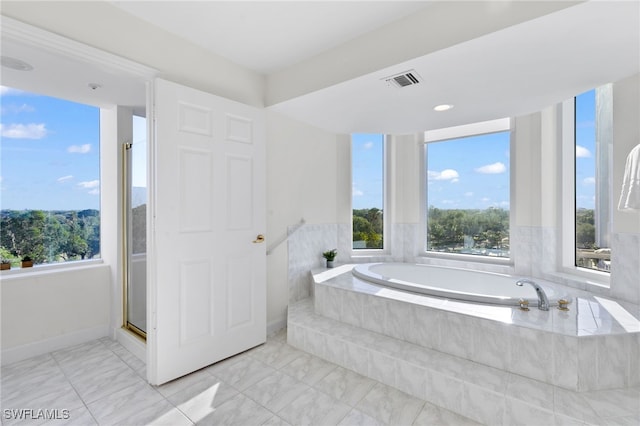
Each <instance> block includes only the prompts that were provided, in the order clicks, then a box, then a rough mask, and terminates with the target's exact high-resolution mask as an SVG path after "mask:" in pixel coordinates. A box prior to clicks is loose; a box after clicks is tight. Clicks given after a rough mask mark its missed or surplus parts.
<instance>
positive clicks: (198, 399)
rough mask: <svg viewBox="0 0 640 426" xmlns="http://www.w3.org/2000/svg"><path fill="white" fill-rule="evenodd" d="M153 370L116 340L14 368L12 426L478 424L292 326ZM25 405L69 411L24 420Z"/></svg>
mask: <svg viewBox="0 0 640 426" xmlns="http://www.w3.org/2000/svg"><path fill="white" fill-rule="evenodd" d="M145 374H146V372H145V365H144V363H143V362H141V361H140V360H139V359H138V358H136V357H135V356H134V355H132V354H131V353H130V352H128V351H127V350H126V349H125V348H123V347H122V346H121V345H120V344H118V343H117V342H114V341H112V340H111V339H108V338H103V339H100V340H96V341H92V342H89V343H86V344H82V345H78V346H74V347H71V348H67V349H63V350H60V351H56V352H52V353H50V354H46V355H42V356H38V357H35V358H32V359H29V360H25V361H22V362H18V363H15V364H10V365H7V366H4V367H2V376H1V385H2V386H1V390H2V395H1V402H2V425H14V424H20V425H23V424H38V425H39V424H42V425H49V424H64V425H96V424H99V425H127V426H129V425H147V424H153V425H171V426H180V425H192V424H202V425H238V426H251V425H394V426H396V425H398V426H400V425H470V424H477V423H476V422H474V421H472V420H470V419H467V418H465V417H461V416H459V415H457V414H455V413H452V412H450V411H447V410H444V409H442V408H439V407H437V406H435V405H432V404H430V403H428V402H425V401H422V400H420V399H417V398H414V397H412V396H410V395H408V394H405V393H403V392H400V391H399V390H396V389H394V388H391V387H389V386H386V385H384V384H382V383H380V382H376V381H374V380H371V379H369V378H366V377H364V376H361V375H359V374H356V373H354V372H353V371H350V370H346V369H344V368H342V367H339V366H337V365H335V364H332V363H329V362H327V361H324V360H322V359H320V358H317V357H315V356H312V355H309V354H307V353H305V352H302V351H299V350H297V349H295V348H293V347H291V346H289V345H288V344H287V343H286V333H284V332H280V333H277V334H275V335H274V336H271V337H270V338H269V339H268V341H267V343H265V344H264V345H262V346H259V347H257V348H254V349H251V350H249V351H247V352H244V353H242V354H239V355H237V356H235V357H232V358H229V359H227V360H225V361H221V362H219V363H217V364H213V365H211V366H209V367H207V368H204V369H202V370H199V371H196V372H194V373H192V374H190V375H188V376H185V377H182V378H180V379H177V380H175V381H173V382H170V383H167V384H165V385H162V386H159V387H155V386H150V385H149V384H147V382H146V380H145V379H144V377H145ZM17 409H27V410H33V411H22V414H23V416H27V417H29V416H31V417H38V415H42V413H39V412H38V411H37V410H38V409H46V410H57V411H49V414H51V413H53V414H57V416H58V417H68V418H67V419H59V420H43V419H35V420H34V419H31V420H29V421H24V420H18V419H16V418H15V417H16V416H15V415H16V414H19V412H17V411H15V410H17ZM64 410H68V411H64Z"/></svg>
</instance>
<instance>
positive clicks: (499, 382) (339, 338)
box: [287, 299, 640, 425]
mask: <svg viewBox="0 0 640 426" xmlns="http://www.w3.org/2000/svg"><path fill="white" fill-rule="evenodd" d="M373 310H374V309H370V310H369V311H368V312H369V313H371V312H373ZM287 333H288V336H287V341H288V343H289V344H290V345H292V346H294V347H297V348H299V349H302V350H304V351H306V352H309V353H311V354H314V355H316V356H318V357H321V358H324V359H325V360H327V361H330V362H333V363H336V364H338V365H339V366H341V367H343V368H346V369H349V370H352V371H354V372H356V373H358V374H360V375H363V376H366V377H369V378H371V379H373V380H377V381H379V382H382V383H384V384H386V385H388V386H391V387H394V388H396V389H398V390H400V391H402V392H404V393H407V394H409V395H411V396H414V397H416V398H420V399H424V400H425V401H427V404H433V406H434V407H439V408H443V409H446V410H449V412H454V413H457V414H458V415H460V416H464V417H468V418H471V419H473V420H475V421H477V422H479V423H482V424H487V425H500V424H502V425H515V424H519V425H527V424H528V425H543V424H544V425H554V424H555V425H566V424H572V425H603V424H620V425H627V424H628V425H631V424H638V422H639V421H640V404H638V400H639V399H640V387H637V386H636V387H632V388H622V389H611V390H599V391H589V392H576V391H573V390H568V389H564V388H562V387H559V386H554V385H551V384H548V383H544V382H542V381H538V380H534V379H530V378H527V377H523V376H522V375H519V374H515V373H511V372H508V371H504V370H501V369H498V368H493V367H490V366H487V365H484V364H481V363H477V362H474V361H470V360H468V359H464V358H462V357H457V356H454V355H449V354H445V353H443V352H440V351H436V350H433V349H428V348H425V347H423V346H419V345H416V344H414V343H410V342H407V341H403V340H400V339H397V338H393V337H389V336H385V335H384V334H380V333H377V332H373V331H369V330H365V329H363V328H361V327H357V326H353V325H350V324H347V323H345V322H342V321H337V320H334V319H331V318H327V317H325V316H321V315H318V314H316V313H315V312H314V301H313V299H306V300H303V301H300V302H297V303H295V304H292V305H291V306H290V309H289V318H288V329H287ZM423 411H424V410H423ZM419 418H420V417H419ZM431 421H433V420H431ZM418 424H420V423H418ZM426 424H434V423H429V422H427V423H426ZM435 424H459V423H457V422H455V421H454V422H453V423H446V422H443V423H437V422H436V423H435ZM460 424H461V423H460Z"/></svg>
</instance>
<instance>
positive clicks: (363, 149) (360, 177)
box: [351, 134, 385, 250]
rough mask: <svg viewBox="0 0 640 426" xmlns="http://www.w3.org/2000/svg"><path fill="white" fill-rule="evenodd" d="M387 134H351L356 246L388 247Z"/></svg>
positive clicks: (354, 239)
mask: <svg viewBox="0 0 640 426" xmlns="http://www.w3.org/2000/svg"><path fill="white" fill-rule="evenodd" d="M384 140H385V137H384V135H381V134H354V135H352V136H351V170H352V180H353V183H352V190H351V206H352V209H353V212H352V227H353V229H352V231H353V232H352V234H353V246H352V247H353V249H354V250H362V249H378V250H380V249H383V248H384V235H385V232H384V228H385V226H384V209H385V207H384V206H385V195H384V192H385V191H384V188H385V184H384V181H385V173H384V168H385V167H384V152H385V143H384Z"/></svg>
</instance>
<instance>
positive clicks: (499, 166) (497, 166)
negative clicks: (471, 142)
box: [474, 161, 507, 175]
mask: <svg viewBox="0 0 640 426" xmlns="http://www.w3.org/2000/svg"><path fill="white" fill-rule="evenodd" d="M474 170H475V171H476V172H478V173H483V174H488V175H496V174H499V173H504V172H506V171H507V166H505V165H504V163H501V162H500V161H498V162H497V163H493V164H487V165H485V166H482V167H478V168H477V169H474Z"/></svg>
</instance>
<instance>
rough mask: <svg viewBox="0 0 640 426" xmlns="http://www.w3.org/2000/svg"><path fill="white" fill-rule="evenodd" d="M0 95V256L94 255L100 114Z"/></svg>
mask: <svg viewBox="0 0 640 426" xmlns="http://www.w3.org/2000/svg"><path fill="white" fill-rule="evenodd" d="M1 90H2V92H1V94H2V124H1V133H2V140H1V146H0V154H1V156H2V157H1V166H2V169H1V172H2V176H1V181H0V184H1V186H2V206H1V209H2V210H1V212H0V227H1V228H2V232H1V235H0V256H2V259H3V261H4V260H8V261H10V262H11V264H12V266H15V267H19V266H20V261H21V259H23V258H24V257H25V256H29V257H31V258H32V260H33V262H34V263H35V264H45V263H55V262H65V261H70V260H81V259H93V258H98V257H100V180H99V176H100V152H99V149H100V143H99V142H100V109H99V108H96V107H92V106H88V105H82V104H78V103H74V102H70V101H66V100H62V99H57V98H52V97H48V96H41V95H37V94H34V93H28V92H24V91H20V90H17V89H12V88H8V87H1Z"/></svg>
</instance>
